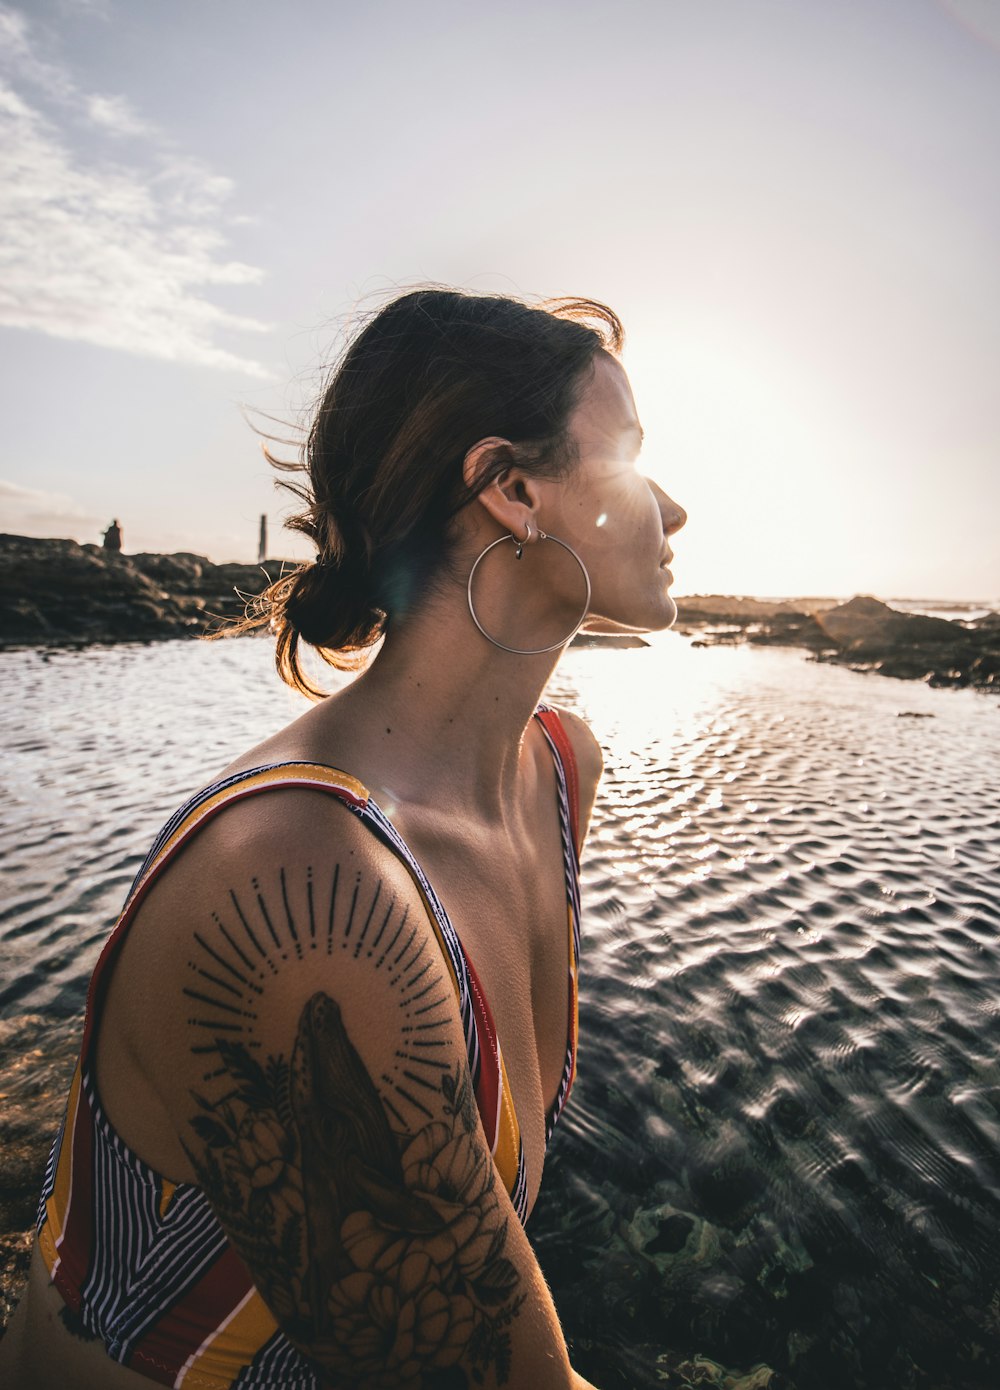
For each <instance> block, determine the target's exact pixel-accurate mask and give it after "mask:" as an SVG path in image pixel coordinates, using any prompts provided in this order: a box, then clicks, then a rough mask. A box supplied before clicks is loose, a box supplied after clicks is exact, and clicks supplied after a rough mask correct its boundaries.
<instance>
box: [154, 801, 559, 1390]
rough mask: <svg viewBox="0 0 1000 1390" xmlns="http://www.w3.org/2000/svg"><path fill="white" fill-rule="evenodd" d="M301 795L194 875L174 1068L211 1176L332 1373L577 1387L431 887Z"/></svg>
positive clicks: (231, 1219)
mask: <svg viewBox="0 0 1000 1390" xmlns="http://www.w3.org/2000/svg"><path fill="white" fill-rule="evenodd" d="M295 796H296V797H297V801H296V806H297V807H298V808H299V809H300V810H303V809H304V816H303V815H297V814H292V815H291V816H289V817H287V818H286V819H285V821H284V822H279V823H277V824H276V825H275V826H274V828H273V829H272V830H271V831H270V832H269V833H267V834H262V833H260V825H259V823H258V822H255V821H254V820H253V816H252V807H247V808H245V809H241V808H233V811H232V812H231V813H229V814H228V815H227V817H222V818H220V821H225V820H227V819H229V825H228V827H227V828H226V834H227V836H228V837H229V839H230V840H231V841H233V834H234V832H236V839H235V841H233V843H235V844H236V845H237V846H238V848H236V849H233V848H232V847H231V846H227V844H226V843H225V837H217V843H216V844H215V845H214V846H213V844H212V841H211V839H210V838H206V840H205V842H204V844H203V845H202V846H201V851H202V852H201V853H200V854H198V853H196V851H197V850H198V843H197V842H195V844H194V845H192V846H191V847H190V850H189V851H188V852H187V853H189V854H190V856H191V859H190V868H189V870H188V872H187V873H186V874H185V875H177V877H176V879H175V882H174V886H173V889H172V892H173V893H174V896H175V898H177V895H178V894H179V895H180V897H179V898H177V901H176V902H175V903H174V911H175V912H176V911H180V912H182V914H183V918H184V927H183V929H182V930H181V939H182V941H183V946H184V949H183V951H181V952H179V953H175V954H174V957H173V959H174V961H175V964H174V966H173V967H172V968H171V969H170V970H169V972H168V975H169V979H167V980H166V981H165V982H164V983H165V988H166V990H167V991H168V992H172V995H173V998H172V1000H171V999H167V1001H166V1004H165V1007H166V1008H168V1009H170V1010H172V1011H173V1013H174V1016H175V1017H180V1018H183V1019H185V1020H186V1022H185V1023H184V1024H183V1027H182V1028H181V1029H180V1030H179V1031H178V1033H177V1034H176V1035H175V1047H174V1048H173V1049H172V1051H174V1052H175V1054H176V1055H173V1056H171V1057H170V1058H169V1060H168V1059H165V1058H161V1059H160V1062H159V1063H158V1064H157V1067H158V1069H157V1083H156V1084H157V1086H158V1089H159V1090H160V1091H161V1094H162V1095H163V1098H164V1100H165V1102H166V1105H167V1109H168V1112H169V1114H170V1116H171V1119H172V1122H173V1124H174V1125H175V1126H176V1130H177V1133H178V1135H179V1137H180V1140H181V1142H182V1144H183V1146H184V1149H185V1151H186V1152H187V1154H188V1157H189V1160H190V1163H191V1166H192V1168H193V1170H194V1173H195V1174H196V1177H197V1181H198V1183H199V1185H200V1186H201V1187H202V1188H203V1190H204V1191H205V1193H206V1195H207V1197H208V1199H209V1201H210V1202H211V1204H212V1206H213V1208H214V1209H215V1211H216V1213H217V1215H218V1217H219V1220H220V1222H221V1223H222V1225H223V1227H224V1229H225V1230H226V1232H227V1235H228V1236H229V1238H230V1240H231V1241H232V1243H233V1245H234V1246H235V1248H236V1249H237V1251H238V1252H239V1254H240V1255H241V1256H242V1258H243V1260H244V1261H245V1262H246V1264H247V1266H248V1268H249V1270H250V1272H251V1275H252V1277H253V1279H254V1282H255V1284H256V1286H257V1288H258V1290H259V1291H260V1293H261V1295H262V1297H263V1298H264V1300H265V1302H266V1303H267V1304H268V1306H269V1307H270V1309H271V1311H272V1312H273V1314H274V1316H275V1318H276V1320H277V1321H278V1323H279V1325H280V1326H281V1327H282V1329H283V1330H284V1331H285V1333H286V1335H287V1336H288V1337H289V1338H290V1340H292V1341H293V1342H294V1343H295V1344H296V1345H297V1346H298V1347H299V1348H300V1349H301V1350H302V1351H303V1352H305V1353H306V1354H307V1356H309V1357H310V1358H311V1359H312V1360H313V1361H314V1362H316V1363H317V1364H318V1365H319V1366H320V1367H322V1368H323V1370H324V1372H325V1375H326V1378H327V1380H328V1383H329V1384H330V1385H331V1386H345V1387H346V1386H359V1387H363V1386H368V1385H371V1386H375V1385H379V1386H385V1385H387V1384H396V1383H398V1384H400V1385H409V1386H412V1387H413V1390H417V1387H419V1386H421V1385H423V1384H424V1383H425V1380H424V1377H425V1376H426V1377H427V1381H426V1383H427V1384H429V1383H430V1380H431V1378H432V1374H440V1373H442V1372H444V1371H446V1370H448V1368H451V1367H453V1368H455V1369H454V1370H453V1371H451V1372H450V1375H451V1378H450V1379H449V1380H448V1381H447V1383H448V1384H449V1385H452V1384H454V1385H456V1386H457V1385H463V1384H470V1383H472V1381H475V1382H476V1383H482V1384H485V1385H488V1386H491V1385H494V1384H495V1385H508V1386H511V1387H518V1386H525V1387H528V1386H532V1387H533V1386H539V1385H544V1386H562V1385H566V1386H568V1385H570V1384H571V1383H572V1372H571V1370H570V1367H569V1361H568V1357H567V1354H566V1348H565V1344H564V1341H563V1338H562V1333H561V1331H560V1328H559V1324H558V1320H557V1317H556V1314H555V1309H554V1306H553V1304H552V1300H551V1297H550V1295H549V1292H548V1290H547V1288H546V1286H545V1283H544V1279H543V1277H542V1274H541V1271H540V1270H539V1268H538V1265H537V1262H536V1260H535V1257H534V1255H533V1253H532V1251H531V1247H530V1245H529V1244H528V1241H527V1239H526V1237H525V1234H524V1231H523V1229H522V1227H521V1224H520V1222H519V1220H518V1218H517V1215H516V1213H515V1212H514V1209H513V1206H512V1204H511V1202H510V1199H509V1197H508V1195H507V1193H506V1191H505V1189H504V1187H503V1184H502V1183H501V1182H500V1180H499V1178H498V1176H497V1172H496V1169H495V1167H494V1164H493V1160H492V1157H491V1154H490V1151H489V1148H488V1146H487V1142H486V1139H485V1135H484V1132H483V1129H482V1126H481V1123H480V1119H479V1114H478V1110H477V1108H476V1102H475V1097H474V1094H473V1091H472V1083H471V1079H470V1074H469V1067H468V1062H467V1058H466V1049H465V1041H464V1036H463V1032H462V1026H461V1020H460V1017H459V1013H458V1007H457V1003H456V998H455V991H454V986H453V983H452V979H451V976H450V973H449V971H448V968H447V966H446V963H445V960H444V957H443V955H442V952H441V950H440V947H439V946H438V943H437V939H436V937H435V934H434V930H433V928H432V926H431V924H430V921H429V919H428V917H427V914H426V910H425V908H424V904H423V901H422V899H421V897H420V895H419V893H418V892H417V890H416V888H415V886H414V885H413V883H412V880H411V879H410V877H409V875H408V874H407V872H406V871H405V869H404V868H403V867H402V865H400V864H399V862H398V861H397V860H396V859H395V858H394V856H392V855H391V854H389V853H388V852H387V851H384V850H383V849H382V847H381V846H379V845H378V844H377V842H376V841H375V840H374V839H373V837H372V835H371V833H370V831H368V830H367V829H366V828H364V827H363V826H361V825H360V824H359V823H358V822H357V821H356V820H354V819H353V817H351V816H350V814H349V813H348V812H347V811H346V810H344V808H342V807H339V806H334V807H332V808H329V807H328V806H327V805H325V804H324V805H318V804H317V803H318V801H319V798H318V796H317V794H315V793H296V794H295ZM269 799H271V798H269ZM275 800H276V798H275ZM241 818H242V820H243V821H244V822H245V823H246V824H247V826H248V827H249V831H248V834H247V836H246V838H245V839H244V840H242V841H240V840H239V836H238V831H239V822H240V819H241ZM210 831H211V827H209V830H207V831H206V832H204V833H205V836H206V837H209V836H210ZM199 838H201V837H199ZM181 862H182V863H183V861H181ZM206 865H208V866H211V870H212V871H211V872H208V871H207V870H206ZM178 867H179V866H178ZM164 886H165V887H166V885H164ZM182 958H183V960H184V962H185V963H184V966H183V968H180V964H179V963H180V961H181V960H182ZM460 1373H461V1375H462V1378H459V1375H460ZM435 1383H438V1382H437V1381H435ZM440 1383H441V1384H444V1383H445V1382H444V1381H443V1380H442V1381H441V1382H440Z"/></svg>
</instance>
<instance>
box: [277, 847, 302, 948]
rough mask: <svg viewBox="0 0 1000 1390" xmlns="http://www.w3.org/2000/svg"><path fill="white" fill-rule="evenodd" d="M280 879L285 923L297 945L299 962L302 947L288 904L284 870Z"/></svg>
mask: <svg viewBox="0 0 1000 1390" xmlns="http://www.w3.org/2000/svg"><path fill="white" fill-rule="evenodd" d="M279 877H280V879H281V901H282V903H283V904H284V907H285V921H286V922H287V923H288V931H289V935H290V936H291V938H292V940H293V941H294V943H295V953H296V955H297V956H298V958H299V960H301V959H302V945H301V943H300V942H299V934H298V932H297V930H296V928H295V918H294V917H293V916H292V909H291V907H290V906H289V904H288V883H287V880H286V878H285V871H284V869H282V870H281V874H280V875H279Z"/></svg>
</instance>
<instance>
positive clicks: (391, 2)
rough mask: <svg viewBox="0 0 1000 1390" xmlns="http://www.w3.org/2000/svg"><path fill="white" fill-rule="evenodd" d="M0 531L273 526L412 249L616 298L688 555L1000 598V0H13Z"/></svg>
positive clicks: (225, 545)
mask: <svg viewBox="0 0 1000 1390" xmlns="http://www.w3.org/2000/svg"><path fill="white" fill-rule="evenodd" d="M0 122H2V123H3V125H2V130H3V140H2V141H0V170H2V173H3V177H2V179H0V206H2V207H3V218H2V224H0V227H2V230H0V256H2V265H3V270H4V274H3V288H2V289H0V354H2V360H3V367H4V370H3V373H2V385H0V392H2V395H0V402H2V410H3V421H4V432H3V441H4V443H3V457H2V462H0V529H3V530H7V531H12V532H15V533H20V534H36V535H52V536H58V535H63V536H68V537H70V538H72V539H76V540H80V541H91V542H99V541H100V538H101V533H102V531H103V529H104V528H105V527H106V526H107V525H108V524H109V523H110V521H111V519H112V517H118V518H119V519H120V520H121V522H122V525H123V529H124V538H125V548H126V551H133V552H136V551H143V550H146V551H163V552H170V551H178V550H186V551H190V552H193V553H199V554H205V555H207V556H208V557H209V558H211V559H213V560H216V561H224V560H228V559H236V560H240V561H243V562H247V561H252V560H253V559H254V558H255V557H256V553H257V526H258V519H259V515H260V513H262V512H265V513H266V514H267V515H268V518H269V525H270V550H271V551H272V553H275V554H281V553H282V552H284V553H287V554H288V555H289V557H290V558H301V557H303V556H304V555H305V550H304V547H303V545H302V543H301V542H296V541H294V540H293V539H291V538H287V537H283V536H282V533H281V531H280V518H281V515H282V514H283V510H285V504H284V503H283V502H282V500H281V497H280V495H278V494H276V493H275V492H274V490H273V484H272V477H271V473H270V470H269V469H268V467H267V465H266V464H265V463H264V461H263V459H262V456H261V454H260V449H259V439H258V438H257V437H256V436H255V434H254V431H253V429H252V428H251V426H250V423H248V421H252V420H256V421H258V422H259V421H260V420H262V419H264V418H266V417H268V416H272V417H277V418H279V419H285V420H288V421H289V422H290V423H292V424H296V423H298V424H301V422H302V421H303V420H304V419H305V418H306V413H307V407H308V404H309V402H310V401H311V400H312V399H314V398H315V396H316V393H317V389H318V386H319V384H320V381H321V379H322V374H323V373H322V367H323V364H324V363H325V362H327V361H329V360H330V357H331V354H332V353H333V352H334V350H335V348H336V346H337V344H338V342H339V341H340V336H341V333H342V330H343V329H344V327H345V325H346V326H349V322H350V319H351V316H352V314H353V313H354V312H355V310H356V308H357V307H358V306H360V307H361V308H367V307H369V306H371V305H372V304H373V303H378V302H380V301H382V300H384V299H386V298H388V297H390V296H391V295H392V294H393V293H394V292H396V291H397V290H398V289H401V288H404V287H408V286H410V285H412V284H414V283H420V282H424V281H433V282H440V283H447V284H454V285H457V286H459V287H464V288H467V289H472V290H476V291H487V292H509V293H514V294H518V295H523V296H526V297H529V298H530V297H534V296H559V295H571V294H579V295H587V296H590V297H594V298H597V299H601V300H603V301H605V302H606V303H608V304H610V305H611V306H612V307H613V308H614V309H615V310H616V312H618V313H619V314H620V316H621V318H622V320H623V322H624V324H625V329H626V335H627V343H626V349H625V354H624V364H625V367H626V369H627V370H628V372H629V375H630V377H631V380H632V384H633V388H634V391H635V396H636V402H637V406H638V411H639V416H640V419H641V420H642V422H643V425H644V427H645V431H646V438H647V442H646V446H645V448H644V450H643V453H642V456H641V458H640V467H641V468H643V469H644V470H645V471H647V472H649V473H650V474H651V475H652V476H654V477H656V479H657V480H658V481H659V482H660V483H661V484H662V485H663V486H664V487H666V488H667V490H668V491H669V492H670V493H671V494H672V495H673V496H675V497H676V498H677V500H678V501H680V502H681V503H682V504H683V505H684V506H685V508H686V510H687V511H688V514H689V517H690V520H689V523H688V526H687V527H686V528H685V529H684V531H682V532H681V533H680V534H679V535H678V537H677V539H676V544H675V551H676V561H675V564H674V573H675V578H676V588H677V592H678V593H682V594H688V595H693V594H695V593H730V594H732V593H742V594H754V595H765V594H766V595H774V594H782V595H787V596H805V595H811V596H823V597H830V596H842V597H850V596H851V595H853V594H855V593H872V594H875V595H878V596H880V597H884V596H886V595H889V596H895V597H899V596H902V595H908V596H913V598H914V600H919V599H920V598H928V599H932V600H939V601H949V600H953V601H956V602H962V601H968V602H975V603H992V604H993V605H994V606H997V605H1000V558H998V555H1000V547H998V545H997V542H996V533H997V522H998V520H1000V392H998V391H997V389H996V382H997V380H1000V315H998V313H997V310H996V306H997V304H998V303H1000V261H998V258H997V256H996V250H995V248H996V246H997V245H998V244H1000V9H998V7H997V6H996V5H994V4H991V3H989V2H988V0H884V3H882V4H880V5H879V6H877V7H873V6H871V5H870V4H867V3H864V0H844V3H842V4H838V5H836V6H832V5H830V4H829V3H825V0H740V2H739V3H735V0H730V2H729V3H726V0H671V2H670V3H664V4H651V3H648V0H623V3H622V4H620V5H619V6H618V7H616V9H615V10H614V11H608V10H607V9H606V7H604V6H599V5H597V4H596V3H594V2H593V0H577V3H575V4H572V5H571V4H570V3H569V0H552V3H547V4H546V3H543V4H540V5H539V4H530V3H528V0H511V4H510V5H508V6H506V7H505V8H504V9H503V11H502V12H500V11H497V10H494V9H492V8H486V7H477V6H469V5H463V4H459V3H458V0H426V3H425V4H424V5H422V6H420V7H414V6H411V5H406V4H404V3H402V0H383V3H380V4H379V5H377V6H371V7H367V8H363V9H359V8H358V7H351V6H347V5H346V4H342V3H322V4H321V3H320V2H319V0H292V3H289V4H288V5H286V6H284V7H281V8H280V9H278V8H277V7H273V6H268V5H265V4H264V3H263V2H262V0H214V3H213V4H212V5H211V6H204V5H199V4H196V3H195V0H176V3H175V4H173V5H172V6H170V7H145V6H143V7H135V6H129V5H126V4H125V3H123V0H31V3H25V0H22V3H17V0H10V3H7V2H6V0H0Z"/></svg>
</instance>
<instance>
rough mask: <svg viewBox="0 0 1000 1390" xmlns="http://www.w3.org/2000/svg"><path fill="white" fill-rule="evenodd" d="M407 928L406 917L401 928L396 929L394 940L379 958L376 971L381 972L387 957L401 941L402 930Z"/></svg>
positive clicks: (400, 925)
mask: <svg viewBox="0 0 1000 1390" xmlns="http://www.w3.org/2000/svg"><path fill="white" fill-rule="evenodd" d="M405 926H406V918H405V917H404V918H403V920H402V921H401V922H400V924H399V926H398V927H397V928H396V935H395V936H394V937H393V938H392V940H391V941H390V942H389V944H388V946H387V947H386V948H385V950H384V951H383V952H382V954H381V955H380V956H379V958H378V960H377V961H376V962H375V969H376V970H381V968H382V964H383V962H384V960H385V958H386V956H387V955H388V954H389V952H390V951H391V950H392V948H393V946H395V944H396V942H397V941H398V940H399V937H400V933H401V932H402V930H403V928H404V927H405Z"/></svg>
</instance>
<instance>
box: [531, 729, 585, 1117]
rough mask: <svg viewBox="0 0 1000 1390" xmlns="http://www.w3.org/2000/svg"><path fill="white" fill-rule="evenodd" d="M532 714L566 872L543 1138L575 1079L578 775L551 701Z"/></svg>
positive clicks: (578, 890) (578, 852)
mask: <svg viewBox="0 0 1000 1390" xmlns="http://www.w3.org/2000/svg"><path fill="white" fill-rule="evenodd" d="M535 718H536V719H537V720H538V722H539V724H540V725H541V727H542V732H543V733H544V735H545V738H546V740H547V742H548V745H549V748H550V750H551V752H552V760H553V762H554V764H555V770H556V783H557V790H558V798H559V822H560V825H561V827H562V842H563V866H564V870H565V876H566V910H567V914H566V915H567V924H568V941H567V955H568V960H569V979H568V981H567V1001H568V1003H567V1018H566V1039H567V1041H566V1056H565V1060H564V1062H563V1071H562V1076H561V1078H560V1081H559V1089H558V1091H557V1092H556V1098H555V1100H554V1101H553V1103H552V1108H551V1110H550V1111H549V1113H548V1115H547V1116H546V1117H545V1142H546V1144H548V1142H549V1140H550V1139H551V1138H552V1131H553V1130H554V1129H555V1126H556V1121H557V1120H558V1119H559V1116H560V1115H561V1114H562V1112H563V1109H564V1107H565V1105H566V1101H567V1100H568V1099H569V1093H570V1091H571V1090H572V1088H573V1082H574V1081H575V1079H576V1049H577V1038H578V1036H579V1027H580V1023H579V1012H580V1010H579V975H580V817H579V806H580V778H579V773H578V771H577V765H576V755H575V754H574V752H573V745H572V744H571V743H570V741H569V737H568V736H567V734H566V730H565V729H564V728H563V724H562V721H561V720H560V718H559V714H558V712H557V711H556V710H554V709H553V708H552V707H551V706H550V705H539V706H538V708H537V710H536V711H535Z"/></svg>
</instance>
